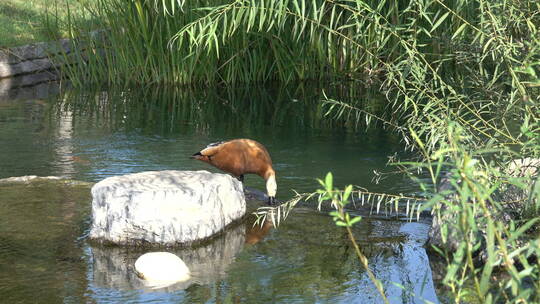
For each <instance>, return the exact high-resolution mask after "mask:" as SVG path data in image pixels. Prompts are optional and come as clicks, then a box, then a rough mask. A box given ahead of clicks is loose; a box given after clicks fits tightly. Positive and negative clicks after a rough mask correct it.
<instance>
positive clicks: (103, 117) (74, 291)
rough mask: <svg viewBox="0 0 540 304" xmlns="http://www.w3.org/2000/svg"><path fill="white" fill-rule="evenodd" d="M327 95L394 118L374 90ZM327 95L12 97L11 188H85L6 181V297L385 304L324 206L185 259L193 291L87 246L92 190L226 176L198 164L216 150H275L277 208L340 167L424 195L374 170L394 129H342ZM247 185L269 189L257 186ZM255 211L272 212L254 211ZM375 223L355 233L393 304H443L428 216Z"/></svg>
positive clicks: (5, 102) (6, 110) (5, 167)
mask: <svg viewBox="0 0 540 304" xmlns="http://www.w3.org/2000/svg"><path fill="white" fill-rule="evenodd" d="M324 90H325V93H326V94H327V95H329V96H332V97H335V98H340V99H342V100H347V99H354V100H355V101H356V102H357V103H358V105H359V106H362V107H370V108H371V109H375V110H376V109H378V108H380V107H381V105H380V102H379V99H378V96H377V94H376V92H370V91H366V90H364V89H362V88H354V89H353V88H351V87H340V86H332V85H328V86H327V87H325V88H324ZM321 96H322V88H320V87H317V86H301V85H299V86H294V87H239V88H235V89H227V88H214V89H205V90H192V89H185V88H162V87H153V88H130V89H123V90H115V89H100V90H90V89H88V90H84V91H77V90H70V89H63V90H60V91H59V92H58V93H57V94H51V95H49V96H48V97H46V98H39V99H38V98H14V99H13V98H11V99H10V98H8V99H0V178H6V177H11V176H23V175H38V176H62V177H64V178H66V179H70V180H77V181H83V182H87V183H68V182H65V181H64V182H54V181H40V182H35V183H29V184H25V183H21V184H0V210H1V212H0V297H1V298H2V301H6V302H9V303H15V302H25V303H26V302H39V303H57V302H67V303H82V302H91V303H93V302H96V303H112V302H118V303H164V302H172V303H269V302H274V303H336V302H337V303H379V302H382V301H381V300H380V298H379V296H378V294H377V291H376V289H375V287H374V286H373V284H372V283H371V282H370V281H369V278H368V277H367V274H366V273H365V271H364V270H363V268H362V266H361V264H360V263H359V261H358V259H357V257H356V255H355V252H354V248H353V247H352V246H351V244H350V242H349V241H348V239H347V236H346V235H345V234H344V231H343V230H342V229H340V228H338V227H336V226H335V224H334V223H333V222H332V218H331V217H330V216H328V215H327V212H318V211H317V210H316V207H315V206H314V205H310V204H304V205H302V206H301V207H299V208H298V209H296V210H295V211H294V212H293V213H292V214H291V215H290V216H289V218H288V219H287V220H286V221H285V222H283V223H282V224H281V225H280V227H279V228H278V229H274V228H272V227H269V226H265V227H263V228H254V227H253V226H252V221H253V219H252V218H248V220H246V222H243V223H240V224H239V225H237V226H235V227H232V228H231V229H229V230H228V231H226V232H225V233H224V234H223V235H222V236H220V237H219V238H216V239H214V240H213V241H211V242H209V243H208V244H205V245H204V246H199V247H197V248H191V249H177V250H172V251H173V252H174V253H176V254H177V255H179V256H180V257H182V258H183V259H184V260H185V261H186V263H187V264H188V266H190V267H191V269H193V271H194V273H195V276H194V278H193V279H192V280H190V281H188V282H184V283H179V284H175V285H173V286H169V287H167V288H163V289H157V290H153V289H150V288H148V287H146V286H144V284H143V282H142V281H141V280H139V279H138V278H137V277H136V276H135V275H134V273H133V270H132V264H133V262H134V260H135V259H136V258H137V257H138V256H139V255H140V254H142V253H143V252H144V251H141V250H139V249H133V248H101V247H95V246H92V245H91V244H89V243H88V242H87V240H86V235H87V233H88V230H89V223H90V217H91V214H90V206H91V197H90V193H89V189H90V187H91V184H92V183H94V182H97V181H99V180H101V179H103V178H106V177H108V176H114V175H121V174H127V173H134V172H141V171H149V170H171V169H173V170H201V169H204V170H209V171H212V172H218V171H217V170H216V169H214V168H212V167H210V166H208V165H206V164H203V163H201V162H198V161H195V160H191V159H189V156H190V155H192V154H193V153H194V152H197V151H199V150H200V149H201V148H203V147H205V146H206V145H207V144H208V143H210V142H215V141H218V140H223V139H231V138H240V137H246V138H252V139H255V140H258V141H260V142H261V143H263V144H264V145H265V146H266V147H267V149H268V150H269V152H270V154H271V156H272V158H273V161H274V167H275V169H276V171H277V176H278V194H277V197H278V199H279V200H287V199H289V198H291V197H292V196H293V191H292V190H295V191H298V192H311V191H314V190H315V189H316V188H317V182H316V181H315V179H316V178H323V177H324V175H325V174H326V173H327V172H328V171H332V172H333V174H334V178H335V184H336V185H338V186H340V187H343V186H345V185H347V184H355V185H359V186H362V187H365V188H368V189H369V190H371V191H373V192H384V193H403V194H414V193H416V192H417V191H418V189H417V187H416V185H415V184H413V183H412V182H411V181H409V180H408V179H405V178H403V177H399V176H397V175H389V176H388V177H386V178H385V179H382V180H381V181H380V182H379V183H378V184H377V183H374V182H373V175H374V174H373V171H374V170H390V169H388V168H385V164H386V162H387V160H388V157H389V156H392V155H394V154H395V153H400V151H401V150H402V146H401V145H400V143H399V140H398V138H397V137H395V136H393V135H392V134H390V133H388V132H386V131H384V130H383V129H381V128H370V129H368V130H367V131H366V130H356V129H354V128H353V125H352V124H347V123H333V122H331V121H329V120H328V119H326V118H325V117H324V112H325V109H324V108H322V107H321V106H320V99H321ZM245 182H246V184H247V186H249V187H251V188H254V189H260V190H264V182H263V180H262V179H260V178H259V177H257V176H246V180H245ZM248 204H250V205H251V210H254V209H255V208H256V207H257V206H260V202H254V201H253V202H251V201H250V202H248ZM351 212H352V213H354V214H363V215H367V216H366V217H365V218H364V220H362V221H361V222H360V223H359V224H357V225H355V227H354V233H355V237H356V238H357V239H358V241H359V243H360V245H361V246H362V250H363V251H364V253H365V254H366V255H367V256H368V257H369V260H370V266H371V268H372V269H373V271H374V273H375V275H376V276H377V277H378V278H379V279H380V280H381V281H382V282H383V284H384V286H385V291H386V293H387V295H388V297H389V298H390V300H391V302H392V303H423V302H424V301H431V302H438V300H437V296H436V293H435V288H434V282H433V280H432V273H431V269H430V265H429V260H428V256H427V255H426V252H425V250H424V248H423V247H422V245H423V243H424V241H425V239H426V237H427V231H428V228H429V226H428V221H427V220H421V221H420V222H408V221H406V220H397V219H395V218H394V219H388V218H385V217H384V216H369V214H368V212H367V211H366V210H364V209H362V208H358V210H356V209H355V210H351Z"/></svg>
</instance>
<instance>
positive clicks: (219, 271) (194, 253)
mask: <svg viewBox="0 0 540 304" xmlns="http://www.w3.org/2000/svg"><path fill="white" fill-rule="evenodd" d="M245 242H246V224H245V223H243V224H240V225H236V226H235V227H232V228H230V229H228V230H226V231H225V232H224V233H223V234H222V235H220V236H219V237H218V238H216V239H213V240H211V241H210V242H209V243H208V244H206V245H202V246H198V247H195V248H179V249H147V250H140V249H133V248H129V247H97V246H96V247H90V250H91V253H92V273H93V281H94V284H95V285H97V286H98V287H102V288H111V289H117V290H124V291H125V290H133V289H140V290H144V291H155V290H154V289H153V288H151V287H149V286H147V285H146V284H145V281H144V280H142V279H140V278H139V277H138V276H137V274H136V273H135V270H134V266H133V265H134V263H135V261H136V260H137V258H138V257H139V256H141V255H142V254H144V253H146V252H152V251H167V252H171V253H174V254H176V255H177V256H178V257H180V258H181V259H182V260H183V261H184V262H185V263H186V265H187V266H188V268H189V269H190V271H191V274H192V278H191V279H189V280H188V281H185V282H178V283H175V284H173V285H170V286H167V287H164V288H161V289H159V290H160V291H166V292H171V291H176V290H183V289H186V288H188V287H189V286H191V285H192V284H199V285H205V284H211V283H213V282H215V281H217V280H219V279H222V278H223V277H224V276H225V274H226V272H227V268H228V267H229V266H230V264H231V263H232V262H233V261H234V260H235V256H236V255H237V254H238V252H240V250H242V248H243V247H244V243H245Z"/></svg>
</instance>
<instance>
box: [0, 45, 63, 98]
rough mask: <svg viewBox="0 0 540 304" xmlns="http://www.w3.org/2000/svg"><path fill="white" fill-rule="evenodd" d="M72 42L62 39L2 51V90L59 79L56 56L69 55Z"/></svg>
mask: <svg viewBox="0 0 540 304" xmlns="http://www.w3.org/2000/svg"><path fill="white" fill-rule="evenodd" d="M70 48H71V42H70V41H69V40H68V39H62V40H59V41H54V42H39V43H33V44H29V45H24V46H20V47H15V48H9V49H3V50H0V90H7V89H12V88H16V87H22V86H29V85H34V84H37V83H41V82H46V81H51V80H56V79H58V73H57V68H58V67H59V66H58V64H55V63H54V62H55V61H58V62H61V61H62V60H54V57H55V56H61V54H62V53H64V54H69V53H70V51H71V50H70Z"/></svg>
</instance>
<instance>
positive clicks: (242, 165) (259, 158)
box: [191, 138, 277, 205]
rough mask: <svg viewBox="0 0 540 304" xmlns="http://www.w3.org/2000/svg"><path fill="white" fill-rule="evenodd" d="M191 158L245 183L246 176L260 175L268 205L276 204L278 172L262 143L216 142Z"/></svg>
mask: <svg viewBox="0 0 540 304" xmlns="http://www.w3.org/2000/svg"><path fill="white" fill-rule="evenodd" d="M191 158H193V159H197V160H200V161H203V162H205V163H207V164H210V165H212V166H214V167H216V168H218V169H220V170H222V171H224V172H226V173H229V174H231V175H233V176H235V177H236V178H238V180H240V181H241V182H244V175H245V174H256V175H259V176H260V177H262V178H263V179H264V180H265V181H266V193H267V194H268V204H269V205H274V204H275V203H276V192H277V183H276V171H274V168H273V167H272V159H271V158H270V154H269V153H268V150H266V148H265V147H264V146H263V145H262V144H261V143H259V142H257V141H255V140H252V139H247V138H239V139H232V140H228V141H220V142H215V143H211V144H209V145H208V146H206V148H204V149H202V150H201V151H199V152H197V153H195V154H193V155H192V156H191Z"/></svg>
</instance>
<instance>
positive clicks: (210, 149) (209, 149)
mask: <svg viewBox="0 0 540 304" xmlns="http://www.w3.org/2000/svg"><path fill="white" fill-rule="evenodd" d="M224 143H226V141H218V142H214V143H211V144H209V145H208V146H206V148H204V149H202V150H201V151H200V152H199V153H200V154H201V155H206V156H212V155H214V154H216V153H217V152H218V151H219V149H220V147H221V145H223V144H224Z"/></svg>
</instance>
